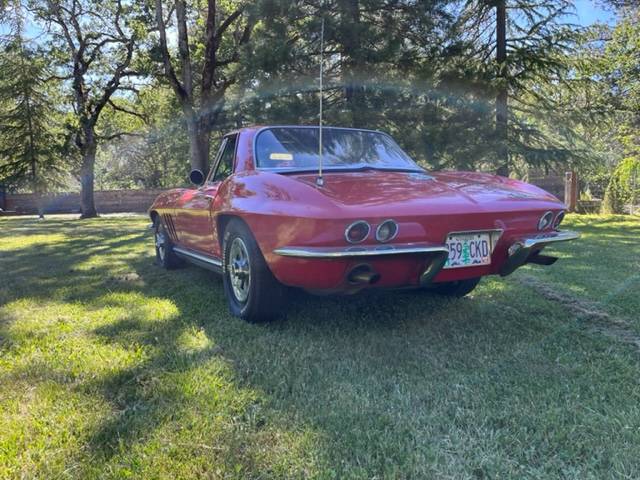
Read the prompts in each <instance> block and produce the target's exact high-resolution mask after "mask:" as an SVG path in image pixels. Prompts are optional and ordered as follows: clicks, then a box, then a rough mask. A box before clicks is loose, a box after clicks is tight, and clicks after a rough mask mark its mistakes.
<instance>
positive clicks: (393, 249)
mask: <svg viewBox="0 0 640 480" xmlns="http://www.w3.org/2000/svg"><path fill="white" fill-rule="evenodd" d="M273 253H276V254H278V255H282V256H284V257H299V258H352V257H371V256H383V255H403V254H420V253H424V254H430V253H438V254H441V253H447V254H448V253H449V250H448V249H447V247H446V245H433V244H426V243H405V244H396V245H372V246H358V247H355V246H350V247H282V248H276V249H275V250H274V251H273Z"/></svg>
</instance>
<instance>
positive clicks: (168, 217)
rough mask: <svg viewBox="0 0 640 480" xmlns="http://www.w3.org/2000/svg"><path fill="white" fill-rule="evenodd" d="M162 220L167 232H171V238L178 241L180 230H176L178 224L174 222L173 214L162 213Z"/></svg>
mask: <svg viewBox="0 0 640 480" xmlns="http://www.w3.org/2000/svg"><path fill="white" fill-rule="evenodd" d="M162 221H163V222H164V224H165V226H166V227H167V233H168V234H169V237H171V240H172V241H173V242H177V241H178V232H177V231H176V226H175V225H174V224H173V218H171V215H168V214H165V215H162Z"/></svg>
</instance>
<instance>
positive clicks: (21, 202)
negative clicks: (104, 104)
mask: <svg viewBox="0 0 640 480" xmlns="http://www.w3.org/2000/svg"><path fill="white" fill-rule="evenodd" d="M529 183H532V184H534V185H537V186H538V187H540V188H543V189H544V190H547V191H548V192H550V193H552V194H553V195H555V196H556V197H558V198H559V199H560V200H562V201H564V176H562V175H546V176H542V175H531V174H530V177H529ZM162 191H163V190H161V189H154V190H104V191H96V192H95V202H96V208H97V209H98V213H117V212H146V211H147V209H148V208H149V207H150V206H151V204H152V203H153V201H154V200H155V198H156V197H157V196H158V194H159V193H160V192H162ZM41 201H42V205H43V207H44V213H79V212H80V195H79V194H78V193H59V194H56V195H46V196H43V197H42V199H41ZM5 205H6V206H5V210H8V211H15V212H17V213H22V214H34V213H37V212H38V207H37V198H36V196H35V195H33V194H31V193H18V194H9V193H8V194H7V195H6V199H5Z"/></svg>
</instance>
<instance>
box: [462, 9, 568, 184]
mask: <svg viewBox="0 0 640 480" xmlns="http://www.w3.org/2000/svg"><path fill="white" fill-rule="evenodd" d="M572 8H573V5H572V2H570V1H568V0H558V1H554V2H549V1H547V0H495V1H486V0H469V1H468V2H466V5H465V7H464V9H463V11H462V14H461V17H460V18H461V21H460V22H459V27H458V28H459V31H460V35H461V36H463V37H464V38H466V39H467V41H468V43H469V48H468V50H467V52H468V54H469V55H470V58H469V61H471V62H472V61H473V60H475V61H476V62H480V64H481V65H484V82H486V84H487V85H488V86H490V87H491V89H492V90H493V92H494V94H495V136H494V138H493V144H494V151H495V153H494V158H493V163H494V165H495V167H496V169H497V172H498V173H500V174H502V175H505V174H508V173H509V170H510V169H512V168H513V164H514V162H515V160H517V159H521V160H523V161H525V162H527V163H529V164H532V165H548V164H549V163H552V162H555V161H566V159H567V156H568V155H571V152H570V151H568V150H567V149H566V148H564V147H561V146H558V145H557V144H556V143H554V142H553V141H550V139H549V138H547V137H546V136H545V131H544V130H545V129H544V128H541V123H545V119H546V123H547V124H550V123H551V122H550V121H549V120H550V119H551V118H553V116H554V111H555V107H556V105H554V103H553V98H551V99H550V98H548V97H546V95H543V94H540V92H541V90H542V89H540V88H539V87H540V85H545V84H552V83H556V84H558V83H560V82H562V81H563V80H564V79H565V78H566V75H565V74H566V72H567V71H568V70H569V69H570V67H571V65H570V63H568V62H567V54H568V53H569V52H570V51H571V48H572V45H573V42H574V40H575V38H576V32H575V29H573V28H572V25H571V24H570V23H568V20H567V18H570V14H571V12H572Z"/></svg>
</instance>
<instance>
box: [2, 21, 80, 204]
mask: <svg viewBox="0 0 640 480" xmlns="http://www.w3.org/2000/svg"><path fill="white" fill-rule="evenodd" d="M12 13H14V14H15V16H13V17H12V18H11V20H12V21H13V22H15V23H14V29H13V31H12V33H11V34H10V35H9V36H8V39H7V40H6V41H5V42H2V43H1V44H0V71H1V72H2V76H1V77H0V184H4V185H5V186H7V187H8V188H9V189H14V190H15V189H18V190H24V189H27V190H32V191H36V192H40V193H43V192H46V191H51V190H55V189H57V188H59V187H61V186H62V185H64V184H65V182H66V181H67V179H68V178H67V168H68V166H69V165H68V162H66V161H65V160H64V159H63V155H64V150H65V149H64V146H65V144H64V132H63V129H62V115H61V112H60V111H59V103H60V96H59V95H58V91H57V87H58V85H57V84H56V83H52V82H47V81H46V78H47V76H48V75H49V74H50V72H49V69H48V65H47V58H46V57H45V55H43V52H41V51H39V50H37V49H36V48H34V47H33V46H32V45H29V44H27V43H26V42H25V39H24V34H23V31H22V22H21V19H20V18H19V13H20V12H15V11H14V12H12Z"/></svg>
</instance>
